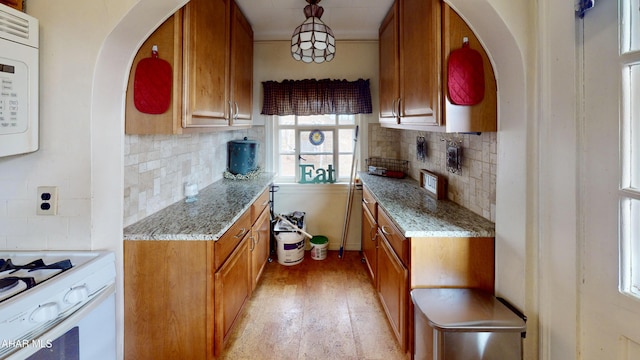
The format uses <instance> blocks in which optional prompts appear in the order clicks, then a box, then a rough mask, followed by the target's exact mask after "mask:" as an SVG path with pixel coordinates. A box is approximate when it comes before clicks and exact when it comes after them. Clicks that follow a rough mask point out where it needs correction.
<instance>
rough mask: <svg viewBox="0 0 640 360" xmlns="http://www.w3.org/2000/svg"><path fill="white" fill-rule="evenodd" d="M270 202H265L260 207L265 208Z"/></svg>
mask: <svg viewBox="0 0 640 360" xmlns="http://www.w3.org/2000/svg"><path fill="white" fill-rule="evenodd" d="M270 202H271V200H267V201H265V202H263V203H262V206H267V205H269V203H270Z"/></svg>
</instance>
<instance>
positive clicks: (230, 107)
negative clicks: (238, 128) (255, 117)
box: [227, 100, 233, 126]
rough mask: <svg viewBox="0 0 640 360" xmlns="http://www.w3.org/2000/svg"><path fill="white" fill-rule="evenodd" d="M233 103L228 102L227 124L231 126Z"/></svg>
mask: <svg viewBox="0 0 640 360" xmlns="http://www.w3.org/2000/svg"><path fill="white" fill-rule="evenodd" d="M232 120H233V102H232V101H231V100H229V119H227V123H228V124H229V125H230V126H231V125H233V121H232Z"/></svg>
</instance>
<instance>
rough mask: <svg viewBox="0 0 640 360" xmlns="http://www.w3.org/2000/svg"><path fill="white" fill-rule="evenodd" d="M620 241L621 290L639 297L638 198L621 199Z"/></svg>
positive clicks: (639, 243) (639, 224)
mask: <svg viewBox="0 0 640 360" xmlns="http://www.w3.org/2000/svg"><path fill="white" fill-rule="evenodd" d="M620 242H621V244H620V250H621V252H622V253H621V254H620V255H621V256H620V260H621V264H620V265H621V269H620V272H621V275H622V276H621V290H622V291H623V292H625V293H628V294H630V295H634V296H637V297H640V200H636V199H623V200H622V201H621V206H620Z"/></svg>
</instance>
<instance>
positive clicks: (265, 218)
mask: <svg viewBox="0 0 640 360" xmlns="http://www.w3.org/2000/svg"><path fill="white" fill-rule="evenodd" d="M270 225H271V224H270V223H269V210H266V209H264V211H262V215H260V217H259V218H258V220H256V223H255V224H254V225H253V228H252V229H251V231H252V234H251V244H250V246H251V292H253V290H254V289H255V288H256V286H257V285H258V280H260V276H262V271H263V270H264V267H265V265H266V264H267V260H268V259H269V233H270Z"/></svg>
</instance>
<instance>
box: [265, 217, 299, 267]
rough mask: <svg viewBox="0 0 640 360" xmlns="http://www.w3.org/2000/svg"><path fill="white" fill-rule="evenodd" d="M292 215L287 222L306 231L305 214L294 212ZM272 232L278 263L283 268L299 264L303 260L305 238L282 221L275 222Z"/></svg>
mask: <svg viewBox="0 0 640 360" xmlns="http://www.w3.org/2000/svg"><path fill="white" fill-rule="evenodd" d="M292 215H295V216H294V217H293V218H289V219H288V220H290V221H291V222H292V223H294V224H296V226H298V227H299V228H300V229H302V230H303V231H306V227H307V225H306V224H305V221H304V215H305V213H304V212H300V211H296V212H294V213H292ZM285 217H286V216H285ZM296 219H297V220H296ZM273 232H274V234H275V238H276V247H277V251H276V254H277V255H278V263H279V264H281V265H285V266H291V265H297V264H300V263H301V262H302V260H303V259H304V247H305V236H304V235H303V234H302V233H300V232H299V231H297V230H296V229H295V228H293V227H292V226H291V225H289V224H287V223H286V222H284V221H282V220H278V222H276V224H275V225H274V226H273Z"/></svg>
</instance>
